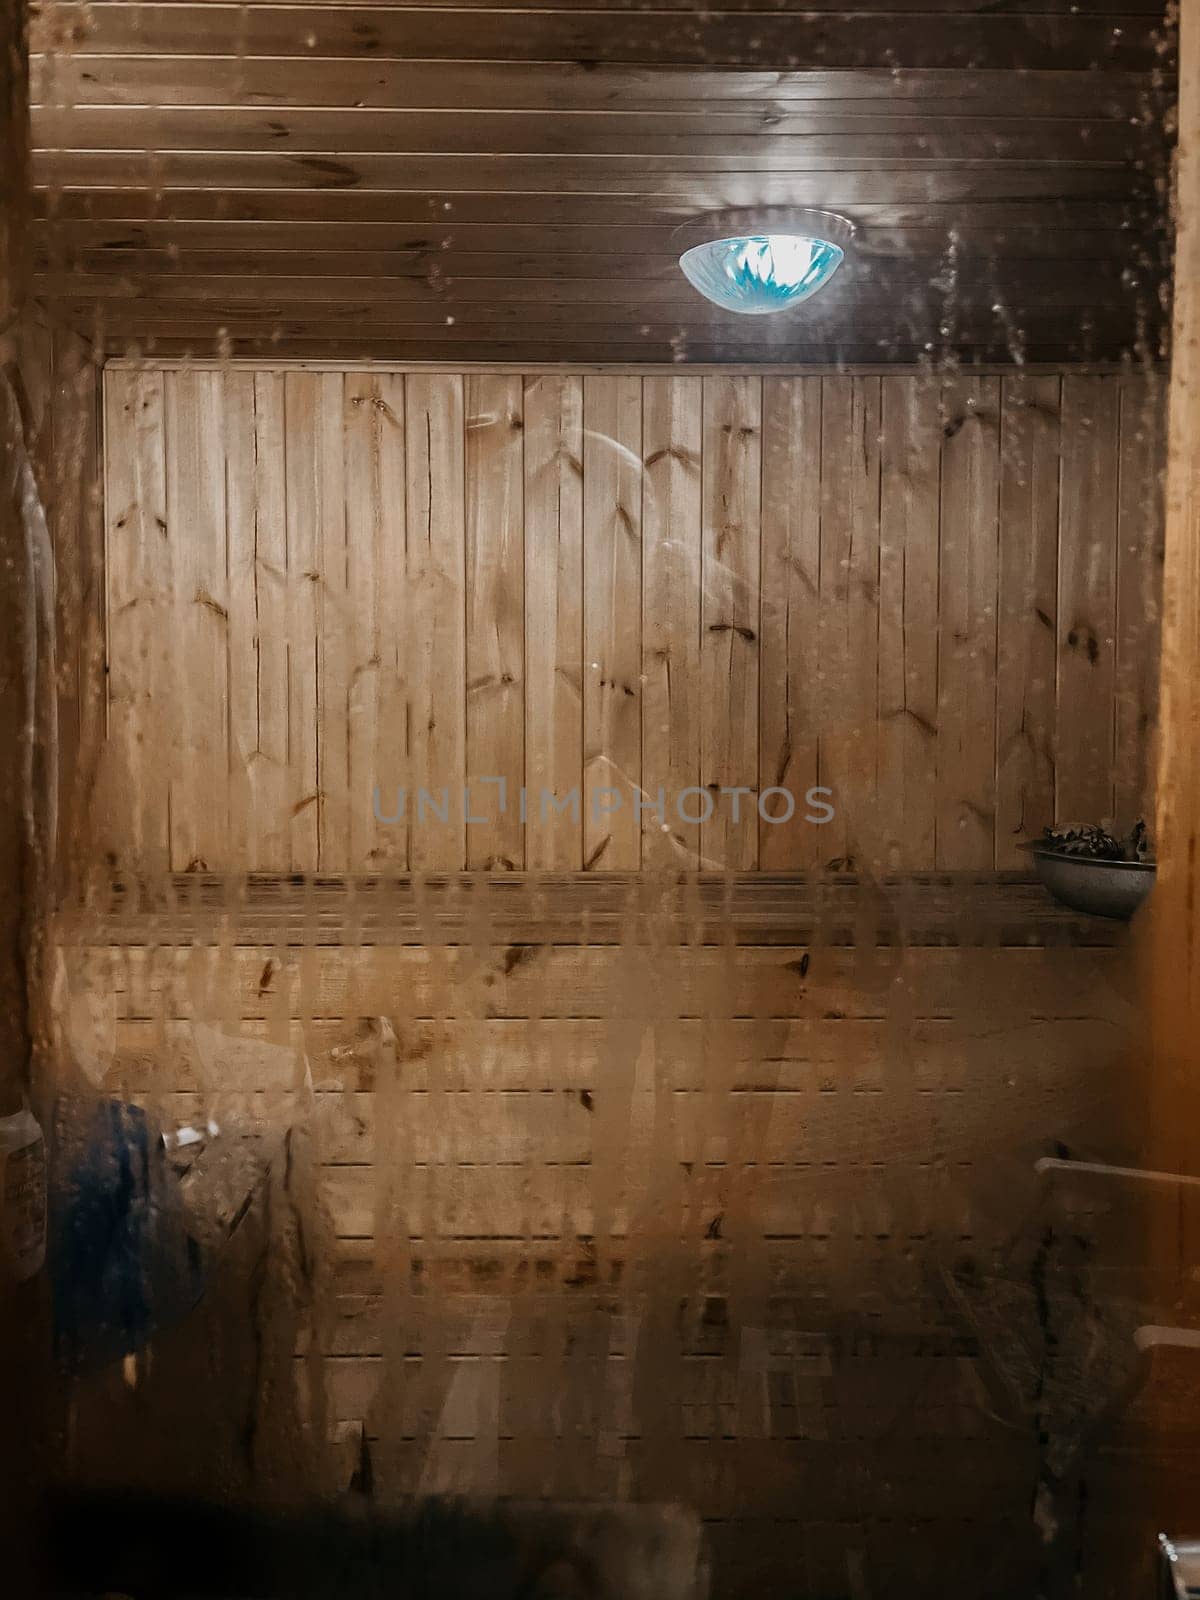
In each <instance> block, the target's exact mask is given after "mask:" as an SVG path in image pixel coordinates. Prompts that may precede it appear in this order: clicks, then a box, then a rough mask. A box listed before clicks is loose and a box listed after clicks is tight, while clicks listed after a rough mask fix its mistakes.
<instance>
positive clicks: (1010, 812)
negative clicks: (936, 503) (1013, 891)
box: [995, 376, 1062, 871]
mask: <svg viewBox="0 0 1200 1600" xmlns="http://www.w3.org/2000/svg"><path fill="white" fill-rule="evenodd" d="M1061 388H1062V385H1061V381H1060V380H1059V378H1058V377H1056V376H1049V377H1011V378H1010V377H1005V378H1004V379H1002V380H1001V396H1000V574H999V598H998V605H997V619H996V752H995V761H996V854H995V862H996V867H997V868H998V869H1000V870H1008V871H1013V870H1017V869H1020V868H1022V867H1027V866H1028V858H1027V856H1026V854H1025V852H1024V851H1023V850H1022V849H1021V848H1020V846H1021V843H1022V841H1023V840H1027V839H1029V838H1031V837H1033V836H1034V835H1036V834H1037V833H1038V832H1040V830H1041V829H1042V828H1044V827H1046V826H1047V825H1048V824H1049V823H1051V822H1052V821H1053V820H1054V781H1055V771H1054V768H1055V759H1054V750H1055V742H1056V736H1057V708H1056V704H1055V674H1056V671H1057V643H1056V641H1057V637H1058V520H1059V483H1058V476H1059V459H1060V454H1061V449H1062V431H1061V400H1062V396H1061Z"/></svg>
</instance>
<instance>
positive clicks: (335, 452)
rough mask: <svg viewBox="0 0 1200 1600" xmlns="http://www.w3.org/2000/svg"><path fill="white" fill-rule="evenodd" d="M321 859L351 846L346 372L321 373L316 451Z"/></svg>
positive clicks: (340, 857)
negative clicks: (344, 373)
mask: <svg viewBox="0 0 1200 1600" xmlns="http://www.w3.org/2000/svg"><path fill="white" fill-rule="evenodd" d="M315 465H316V477H315V487H316V523H317V526H316V532H317V566H316V577H315V586H316V600H317V862H318V865H319V866H320V867H321V868H322V870H326V869H327V868H328V866H329V864H330V863H331V862H334V861H339V862H345V861H346V860H348V858H349V849H350V748H349V731H350V728H349V724H350V718H349V709H350V674H351V670H352V666H351V663H352V661H353V659H354V655H355V632H356V619H355V616H354V612H353V609H352V607H351V605H350V596H349V557H348V552H347V544H346V491H347V488H348V485H347V483H346V471H345V465H346V447H345V377H344V375H343V374H342V373H340V372H323V373H322V374H321V390H320V399H319V402H318V407H317V457H316V463H315Z"/></svg>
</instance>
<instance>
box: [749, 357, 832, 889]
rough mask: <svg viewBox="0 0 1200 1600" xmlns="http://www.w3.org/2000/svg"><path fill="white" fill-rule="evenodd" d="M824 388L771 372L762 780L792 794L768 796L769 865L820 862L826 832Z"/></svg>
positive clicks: (762, 786) (763, 825) (765, 458)
mask: <svg viewBox="0 0 1200 1600" xmlns="http://www.w3.org/2000/svg"><path fill="white" fill-rule="evenodd" d="M821 390H822V380H821V379H820V378H764V379H763V400H762V419H763V438H762V602H761V606H760V624H761V626H760V630H759V631H760V640H761V648H760V651H759V713H758V715H759V736H758V750H759V758H758V789H759V793H760V795H762V794H763V793H764V791H766V790H768V789H772V788H775V789H784V790H786V791H787V793H788V794H789V795H790V796H791V800H790V802H789V801H788V800H787V799H785V798H784V797H783V796H768V797H767V798H765V799H764V802H763V809H764V811H765V812H766V813H767V815H768V816H770V817H772V818H775V819H783V820H774V821H767V820H766V818H765V817H760V820H759V828H758V858H759V865H760V866H761V867H762V868H763V869H764V870H765V871H767V870H769V871H776V872H794V871H797V870H799V869H802V868H806V867H812V866H815V865H816V864H817V863H818V862H819V861H820V860H821V859H822V841H823V839H824V836H825V832H826V827H825V826H818V825H814V824H813V823H810V822H808V821H806V820H805V819H806V817H807V816H808V815H809V814H810V813H809V807H808V804H807V802H806V800H805V796H806V795H807V793H808V791H809V790H810V789H811V788H813V787H815V786H816V785H817V783H818V778H819V772H818V745H819V712H818V701H819V693H818V683H819V680H818V672H819V666H820V662H819V657H818V647H819V640H818V637H817V629H816V627H815V626H814V620H815V617H816V614H817V605H818V598H819V596H818V587H819V582H820V566H821V496H820V482H821ZM789 811H790V813H791V814H790V816H789V814H788V813H789ZM811 814H812V815H814V816H820V815H821V814H822V813H820V812H817V811H814V812H812V813H811Z"/></svg>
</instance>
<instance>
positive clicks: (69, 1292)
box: [49, 1100, 204, 1370]
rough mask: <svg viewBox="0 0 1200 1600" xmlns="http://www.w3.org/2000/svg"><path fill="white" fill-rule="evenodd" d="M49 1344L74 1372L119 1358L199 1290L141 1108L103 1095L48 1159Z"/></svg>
mask: <svg viewBox="0 0 1200 1600" xmlns="http://www.w3.org/2000/svg"><path fill="white" fill-rule="evenodd" d="M54 1167H55V1170H54V1172H53V1174H52V1179H51V1196H50V1240H49V1242H50V1274H51V1283H52V1286H53V1297H54V1328H55V1345H56V1349H57V1353H58V1357H59V1360H60V1361H61V1362H62V1363H63V1365H64V1366H67V1367H69V1368H72V1369H75V1370H78V1369H80V1368H83V1367H94V1366H101V1365H105V1364H107V1363H109V1362H112V1361H118V1360H120V1359H121V1358H122V1357H124V1356H127V1355H131V1354H133V1353H135V1352H136V1351H138V1350H140V1349H142V1348H143V1347H144V1345H145V1344H146V1341H147V1340H148V1339H149V1338H150V1337H151V1335H152V1334H154V1333H156V1332H160V1331H161V1330H162V1329H163V1328H165V1327H167V1326H169V1325H170V1324H171V1323H173V1322H177V1321H179V1320H180V1319H181V1318H182V1317H184V1316H186V1315H187V1313H188V1312H189V1311H190V1310H191V1309H192V1307H193V1306H194V1305H195V1304H196V1301H197V1300H198V1299H199V1298H200V1295H201V1294H202V1293H203V1290H204V1274H203V1264H202V1262H201V1260H200V1253H199V1249H198V1247H197V1246H196V1244H195V1241H194V1240H192V1239H191V1238H190V1237H189V1236H188V1233H187V1230H186V1228H185V1227H184V1221H183V1209H182V1200H181V1197H180V1195H179V1192H178V1183H177V1181H176V1179H175V1175H174V1173H173V1172H172V1171H171V1170H170V1167H169V1166H168V1164H167V1161H166V1156H165V1154H164V1151H163V1147H162V1140H161V1138H160V1137H159V1136H158V1131H157V1130H156V1129H155V1128H154V1127H153V1126H152V1125H151V1123H150V1120H149V1118H148V1117H147V1115H146V1113H145V1112H144V1111H142V1110H141V1109H140V1108H139V1107H137V1106H131V1105H127V1104H125V1103H123V1102H122V1101H119V1100H108V1101H103V1102H101V1103H100V1104H99V1105H97V1106H96V1107H95V1108H94V1111H93V1112H92V1114H91V1116H90V1118H87V1119H85V1121H84V1123H83V1125H82V1126H81V1127H79V1128H78V1129H76V1130H75V1134H74V1137H72V1138H71V1140H70V1141H69V1148H68V1150H67V1152H66V1153H65V1155H64V1154H62V1153H60V1155H59V1158H58V1160H57V1161H56V1162H55V1164H54Z"/></svg>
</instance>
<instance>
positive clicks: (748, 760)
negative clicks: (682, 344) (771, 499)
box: [700, 377, 762, 871]
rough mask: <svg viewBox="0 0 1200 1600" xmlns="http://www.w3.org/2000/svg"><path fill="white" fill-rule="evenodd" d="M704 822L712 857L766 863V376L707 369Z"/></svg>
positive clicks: (705, 846)
mask: <svg viewBox="0 0 1200 1600" xmlns="http://www.w3.org/2000/svg"><path fill="white" fill-rule="evenodd" d="M703 452H704V454H703V468H704V470H703V482H704V499H703V518H704V527H703V557H702V562H701V581H700V590H701V593H700V682H701V701H700V729H701V732H700V761H701V782H702V783H703V785H704V786H705V787H706V788H707V789H708V790H709V792H710V793H711V795H712V798H713V813H712V817H711V820H709V821H707V822H705V823H703V824H702V825H701V829H700V853H701V856H702V857H703V859H704V862H705V863H706V864H707V865H710V866H720V867H728V868H731V869H733V870H736V871H744V870H747V869H749V868H752V867H755V866H757V864H758V682H759V654H760V651H761V634H762V621H761V618H760V615H759V595H760V589H761V578H760V574H761V545H760V539H761V500H762V379H761V378H740V377H711V378H705V379H704V445H703Z"/></svg>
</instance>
